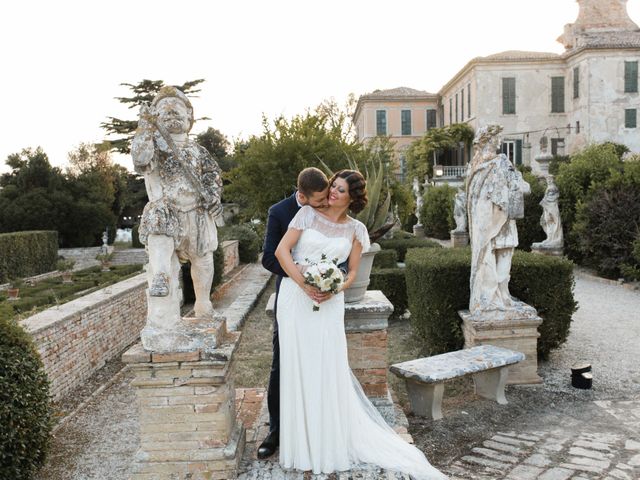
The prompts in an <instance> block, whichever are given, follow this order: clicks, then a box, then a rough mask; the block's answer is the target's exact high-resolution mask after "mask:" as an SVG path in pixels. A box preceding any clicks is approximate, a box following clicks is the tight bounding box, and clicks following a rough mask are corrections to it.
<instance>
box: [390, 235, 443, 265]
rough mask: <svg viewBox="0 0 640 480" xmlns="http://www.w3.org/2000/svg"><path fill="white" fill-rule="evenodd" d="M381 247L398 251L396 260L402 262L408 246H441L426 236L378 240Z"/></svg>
mask: <svg viewBox="0 0 640 480" xmlns="http://www.w3.org/2000/svg"><path fill="white" fill-rule="evenodd" d="M378 243H379V244H380V247H382V248H383V249H385V250H387V249H393V250H395V251H396V252H398V261H399V262H404V257H405V255H406V254H407V250H408V249H409V248H442V245H440V244H439V243H438V242H434V241H433V240H429V239H426V238H416V237H411V238H398V239H395V238H394V239H392V240H378Z"/></svg>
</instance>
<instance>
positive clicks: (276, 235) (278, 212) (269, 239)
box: [262, 193, 300, 432]
mask: <svg viewBox="0 0 640 480" xmlns="http://www.w3.org/2000/svg"><path fill="white" fill-rule="evenodd" d="M298 210H300V207H299V206H298V202H297V200H296V194H295V193H294V194H293V195H291V196H290V197H287V198H285V199H284V200H281V201H280V202H278V203H276V204H275V205H273V206H272V207H271V208H270V209H269V216H268V217H267V232H266V235H265V237H264V248H263V254H262V266H263V267H264V268H266V269H267V270H269V271H270V272H272V273H275V274H276V275H277V276H278V277H277V279H276V303H275V305H274V307H273V312H274V317H275V320H274V322H273V361H272V363H271V375H270V376H269V391H268V393H267V406H268V407H269V431H270V432H277V431H278V430H279V428H280V344H279V342H278V294H279V293H280V282H281V281H282V277H286V276H287V274H286V273H285V271H284V270H283V269H282V267H281V266H280V264H279V263H278V259H277V258H276V256H275V253H276V248H278V244H279V243H280V240H282V237H283V236H284V234H285V233H286V232H287V229H288V227H289V223H290V222H291V220H292V219H293V217H294V216H295V215H296V213H298Z"/></svg>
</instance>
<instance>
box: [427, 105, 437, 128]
mask: <svg viewBox="0 0 640 480" xmlns="http://www.w3.org/2000/svg"><path fill="white" fill-rule="evenodd" d="M432 128H436V111H435V110H434V109H432V108H430V109H429V110H427V130H430V129H432Z"/></svg>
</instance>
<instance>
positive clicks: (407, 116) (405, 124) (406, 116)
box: [400, 110, 411, 135]
mask: <svg viewBox="0 0 640 480" xmlns="http://www.w3.org/2000/svg"><path fill="white" fill-rule="evenodd" d="M400 120H401V123H402V135H411V110H402V112H400Z"/></svg>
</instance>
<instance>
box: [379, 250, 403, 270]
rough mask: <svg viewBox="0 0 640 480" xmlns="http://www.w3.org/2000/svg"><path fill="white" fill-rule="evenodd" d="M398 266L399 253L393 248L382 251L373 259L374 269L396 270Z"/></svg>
mask: <svg viewBox="0 0 640 480" xmlns="http://www.w3.org/2000/svg"><path fill="white" fill-rule="evenodd" d="M397 266H398V252H396V251H395V250H393V249H391V248H387V249H384V250H380V251H379V252H378V253H376V256H375V257H373V268H396V267H397Z"/></svg>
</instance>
